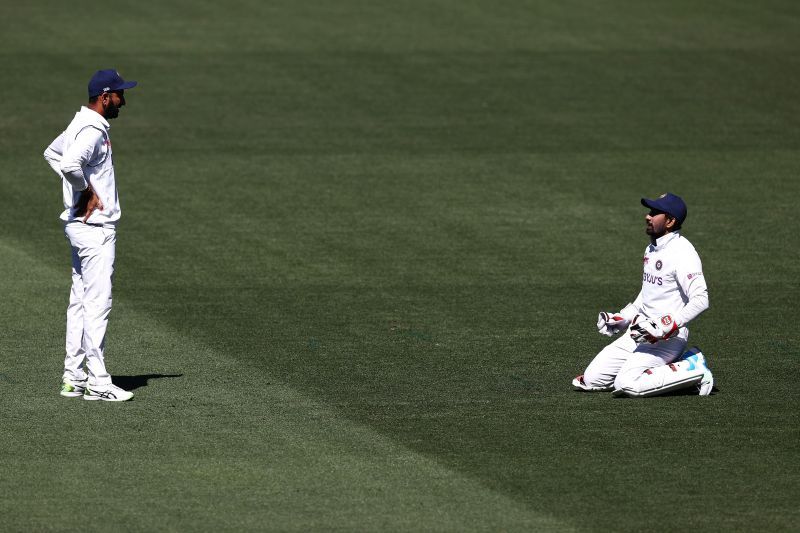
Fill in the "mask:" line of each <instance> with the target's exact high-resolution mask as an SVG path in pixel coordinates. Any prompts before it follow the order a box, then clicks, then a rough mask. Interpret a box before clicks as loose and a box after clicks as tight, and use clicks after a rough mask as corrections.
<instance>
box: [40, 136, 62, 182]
mask: <svg viewBox="0 0 800 533" xmlns="http://www.w3.org/2000/svg"><path fill="white" fill-rule="evenodd" d="M65 134H66V132H65V131H63V132H61V135H59V136H58V137H56V138H55V139H53V142H51V143H50V146H48V147H47V148H45V150H44V154H43V155H44V159H45V161H47V164H48V165H50V168H52V169H53V171H54V172H55V173H56V174H58V177H59V178H63V177H64V174H62V173H61V157H62V155H63V153H64V135H65Z"/></svg>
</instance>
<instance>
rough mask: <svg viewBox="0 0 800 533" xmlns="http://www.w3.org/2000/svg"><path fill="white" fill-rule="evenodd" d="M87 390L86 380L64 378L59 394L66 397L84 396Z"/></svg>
mask: <svg viewBox="0 0 800 533" xmlns="http://www.w3.org/2000/svg"><path fill="white" fill-rule="evenodd" d="M85 390H86V380H85V379H84V380H83V381H72V380H71V379H64V380H62V381H61V392H59V394H60V395H61V396H64V397H65V398H79V397H81V396H83V393H84V391H85Z"/></svg>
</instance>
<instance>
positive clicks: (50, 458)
mask: <svg viewBox="0 0 800 533" xmlns="http://www.w3.org/2000/svg"><path fill="white" fill-rule="evenodd" d="M0 250H2V254H0V268H3V269H4V271H7V272H11V271H12V270H11V266H12V265H14V267H15V269H16V270H14V271H15V272H18V273H20V274H21V273H23V272H24V275H17V276H13V277H4V278H3V279H2V281H0V290H2V291H3V293H4V294H6V295H8V298H9V300H7V301H9V302H12V303H13V304H14V305H13V307H12V306H4V307H3V313H4V315H7V314H9V310H11V309H13V310H14V311H13V312H14V313H15V314H17V315H25V316H30V317H31V318H32V320H30V321H25V322H19V321H13V320H5V323H9V324H12V330H11V331H9V332H8V333H9V335H7V336H4V337H3V340H2V349H3V353H15V354H16V357H13V358H8V360H7V362H6V365H5V367H4V368H3V370H2V382H3V385H4V393H3V395H2V397H0V398H2V400H0V401H2V403H3V411H4V413H5V414H6V415H5V424H4V425H5V427H4V431H3V432H2V436H0V448H2V449H3V451H4V453H3V455H2V458H0V465H1V466H2V469H3V471H4V473H5V475H4V476H3V478H2V481H1V482H0V487H2V490H3V493H4V494H5V495H6V497H5V498H4V499H3V500H2V502H0V514H2V516H3V517H4V527H9V528H11V529H20V530H21V529H32V530H64V529H70V528H71V527H72V525H73V524H74V522H72V520H74V519H75V517H74V514H75V513H76V512H77V511H76V510H78V509H80V513H81V514H82V515H90V516H92V517H93V521H94V523H93V524H91V525H89V527H88V528H87V527H83V529H89V530H90V531H91V530H93V529H94V528H95V527H101V526H102V527H103V528H104V529H108V528H111V529H115V528H120V529H124V530H129V531H130V530H153V529H159V530H170V529H171V530H178V529H180V530H188V529H197V530H233V529H272V530H286V531H308V530H323V529H324V530H342V531H345V530H346V531H351V530H386V529H389V530H420V529H427V530H451V531H479V530H490V529H491V530H498V529H499V530H506V531H511V530H520V531H522V530H532V529H537V530H547V531H571V530H574V528H573V527H572V526H571V525H570V524H568V523H565V522H564V521H563V520H556V519H554V518H551V517H548V516H546V515H542V514H539V513H537V512H535V511H532V510H531V509H530V508H528V507H527V506H526V505H524V504H522V503H520V502H518V501H515V500H513V499H511V498H509V497H507V496H505V495H503V494H501V493H499V492H496V491H493V490H491V489H489V488H487V487H486V486H484V485H482V484H480V483H478V482H476V481H475V480H472V479H470V478H468V477H466V476H464V475H463V474H461V473H459V472H457V471H454V470H451V469H448V468H445V467H443V466H442V465H440V464H439V463H437V462H436V461H435V460H432V459H431V458H429V457H426V456H424V455H421V454H419V453H416V452H413V451H411V450H409V449H408V448H406V447H404V446H401V445H398V444H397V443H396V442H394V441H392V440H391V439H388V438H386V437H385V436H383V435H380V434H378V433H376V432H375V431H373V430H372V429H370V428H369V427H367V426H364V425H362V424H358V423H355V422H353V421H350V420H347V419H343V418H341V417H340V416H338V415H337V414H336V413H335V412H333V411H332V410H331V409H330V408H328V407H326V406H325V405H324V404H322V403H320V402H318V401H315V400H312V399H310V398H308V397H307V396H304V395H303V394H301V393H299V392H298V391H296V390H294V389H293V388H291V387H288V386H286V385H283V384H280V383H276V382H274V381H273V380H271V378H270V377H269V376H268V375H267V374H265V372H264V370H263V368H259V367H256V366H253V365H250V364H246V363H242V362H240V361H236V360H233V359H232V358H230V357H229V356H228V355H227V354H225V353H224V352H221V351H219V350H213V349H209V348H208V347H206V346H204V345H202V344H199V343H197V342H195V341H194V340H193V339H190V338H187V337H186V336H184V335H182V334H181V333H180V332H178V331H176V330H175V329H174V328H172V327H169V326H164V325H163V324H160V323H158V322H157V321H155V320H153V319H151V318H149V317H147V316H144V315H141V314H140V313H138V312H137V311H136V309H133V308H132V307H131V306H130V305H126V304H125V302H119V303H117V304H116V305H117V308H116V309H115V311H114V312H113V314H112V317H113V318H112V327H111V337H110V339H109V341H110V342H109V366H110V368H111V370H112V373H113V374H114V375H115V376H117V378H118V380H121V381H127V382H129V383H130V382H137V383H140V384H141V383H143V382H144V383H146V386H141V387H139V388H138V389H136V398H135V400H134V401H133V402H130V403H126V404H105V403H100V404H98V403H90V402H84V401H82V400H68V399H64V398H60V397H59V396H58V395H57V382H58V376H59V372H60V368H59V366H58V365H59V363H60V351H58V347H59V346H60V344H61V325H62V318H61V315H62V313H61V311H62V310H61V305H60V304H62V303H63V301H64V299H65V297H66V292H65V291H64V288H65V285H66V284H67V283H68V281H67V278H66V271H61V272H59V271H57V270H56V269H53V268H49V267H46V266H44V265H43V264H42V263H41V262H39V261H38V260H37V259H36V258H34V257H31V256H29V255H27V254H26V253H24V252H21V251H20V250H19V248H17V247H15V246H13V245H11V244H9V243H8V241H0ZM65 254H66V246H65ZM3 318H4V319H7V318H9V317H8V316H3ZM115 325H116V326H117V327H115ZM19 339H27V342H24V343H18V342H17V341H18V340H19ZM137 377H138V378H137Z"/></svg>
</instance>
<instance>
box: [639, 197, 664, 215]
mask: <svg viewBox="0 0 800 533" xmlns="http://www.w3.org/2000/svg"><path fill="white" fill-rule="evenodd" d="M642 205H643V206H645V207H649V208H650V209H655V210H657V211H662V212H665V211H664V207H663V206H660V205H658V202H656V201H655V200H649V199H647V198H642Z"/></svg>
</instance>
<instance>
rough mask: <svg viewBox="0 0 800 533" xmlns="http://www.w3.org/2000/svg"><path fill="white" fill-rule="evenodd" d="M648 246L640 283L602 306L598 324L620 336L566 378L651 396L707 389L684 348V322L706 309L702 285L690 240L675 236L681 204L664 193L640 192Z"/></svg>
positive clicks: (587, 386)
mask: <svg viewBox="0 0 800 533" xmlns="http://www.w3.org/2000/svg"><path fill="white" fill-rule="evenodd" d="M642 205H644V206H645V207H647V208H649V209H650V212H649V213H648V214H647V215H646V216H645V220H646V222H647V229H646V231H647V234H648V235H649V236H650V245H649V246H648V247H647V248H646V249H645V251H644V272H643V275H642V290H641V291H640V292H639V295H638V296H637V297H636V300H634V302H633V303H629V304H628V305H626V306H625V307H624V308H623V309H622V310H621V311H620V312H618V313H607V312H602V313H600V315H599V316H598V318H597V329H598V331H599V332H600V333H601V334H603V335H606V336H609V337H610V336H613V335H616V334H618V333H622V335H621V336H620V337H619V338H618V339H617V340H615V341H614V342H612V343H611V344H609V345H608V346H606V347H605V348H604V349H603V350H602V351H600V353H598V354H597V355H596V356H595V358H594V360H592V362H591V363H589V366H588V367H587V368H586V370H585V371H584V373H583V374H582V375H580V376H578V377H576V378H575V379H574V380H573V381H572V384H573V385H574V386H575V387H576V388H577V389H579V390H584V391H607V390H613V391H614V392H613V394H614V395H615V396H632V397H644V396H656V395H658V394H663V393H665V392H669V391H672V390H677V389H684V388H695V389H696V390H697V391H698V393H699V394H700V395H701V396H707V395H709V394H710V393H711V390H712V389H713V387H714V378H713V376H712V375H711V371H710V370H709V369H708V367H707V366H706V361H705V357H704V356H703V354H702V353H701V352H700V350H699V349H697V348H692V349H691V350H689V351H685V350H686V345H687V340H688V337H689V330H688V329H687V327H686V326H687V324H689V322H691V321H692V320H693V319H695V318H697V316H698V315H699V314H700V313H702V312H703V311H705V310H706V309H708V288H707V287H706V281H705V277H703V266H702V264H701V262H700V257H699V256H698V255H697V252H696V251H695V249H694V246H692V244H691V243H690V242H689V241H688V240H687V239H686V238H685V237H683V236H682V235H681V232H680V229H681V226H682V225H683V222H684V220H686V213H687V209H686V204H685V203H684V201H683V200H682V199H681V198H680V197H679V196H676V195H674V194H672V193H666V194H663V195H661V196H660V197H659V198H657V199H655V200H648V199H647V198H642Z"/></svg>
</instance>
